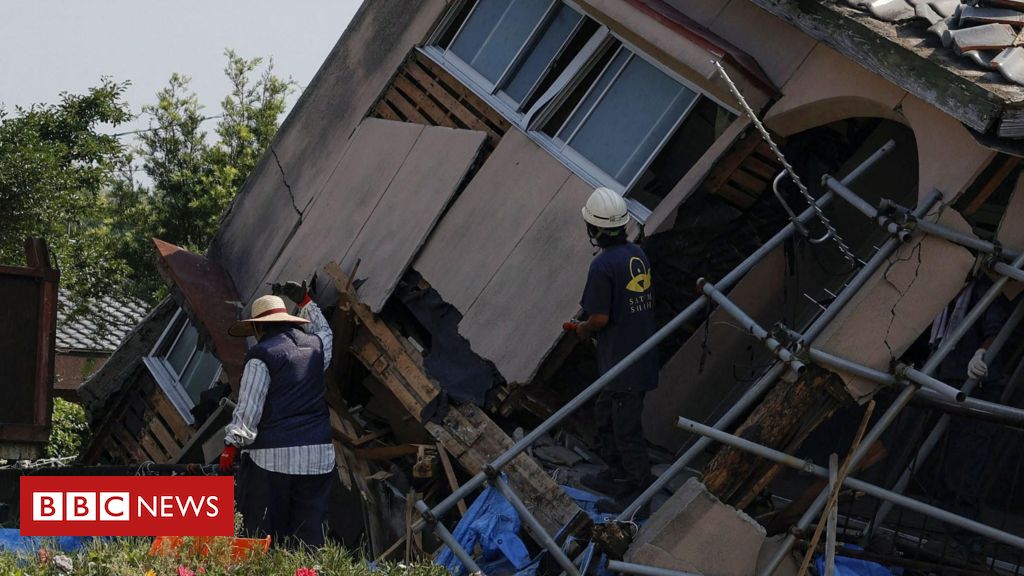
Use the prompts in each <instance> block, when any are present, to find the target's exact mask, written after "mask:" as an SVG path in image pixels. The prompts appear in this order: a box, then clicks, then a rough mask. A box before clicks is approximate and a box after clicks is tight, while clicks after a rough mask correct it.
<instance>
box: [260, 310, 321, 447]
mask: <svg viewBox="0 0 1024 576" xmlns="http://www.w3.org/2000/svg"><path fill="white" fill-rule="evenodd" d="M250 358H257V359H259V360H261V361H263V363H264V364H266V365H267V368H268V369H269V370H270V387H269V389H268V390H267V398H266V400H265V401H264V403H263V415H262V416H261V417H260V421H259V424H258V425H257V426H256V441H255V442H253V443H252V444H250V445H249V446H248V447H249V448H254V449H258V448H283V447H288V446H308V445H312V444H330V443H331V420H330V415H329V414H328V411H327V400H326V399H325V397H324V393H325V389H324V352H323V342H321V341H320V338H318V337H317V336H315V335H312V334H307V333H306V332H303V331H302V330H299V329H297V328H289V329H286V330H283V331H281V332H278V333H276V334H273V335H271V336H267V337H265V338H264V339H263V340H261V341H260V342H259V343H258V344H256V346H253V347H252V348H250V349H249V353H248V355H247V357H246V361H248V360H249V359H250Z"/></svg>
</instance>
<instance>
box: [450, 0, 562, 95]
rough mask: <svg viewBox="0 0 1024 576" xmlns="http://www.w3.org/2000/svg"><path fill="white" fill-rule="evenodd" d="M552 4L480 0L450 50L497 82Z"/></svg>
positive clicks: (544, 0) (547, 0) (546, 1)
mask: <svg viewBox="0 0 1024 576" xmlns="http://www.w3.org/2000/svg"><path fill="white" fill-rule="evenodd" d="M550 6H551V0H513V1H512V2H509V1H508V0H479V2H478V3H477V7H476V9H475V10H473V13H472V14H471V15H470V16H469V18H468V19H467V20H466V23H465V24H464V25H463V28H462V30H461V31H460V32H459V35H458V36H457V37H456V38H455V41H454V42H452V45H451V48H450V50H451V51H452V52H454V53H455V55H456V56H458V57H459V58H461V59H462V60H463V61H464V62H466V63H467V64H469V65H470V67H472V68H473V70H476V71H477V72H478V73H479V74H480V75H481V76H483V77H484V78H486V79H487V80H489V81H491V82H496V81H497V80H498V78H499V77H500V76H501V73H502V72H504V71H505V68H507V67H508V65H509V64H510V63H511V62H512V59H513V58H514V57H515V55H516V54H517V53H518V52H519V49H520V48H521V47H522V46H523V44H525V43H526V40H527V39H528V38H529V37H530V33H531V32H533V29H534V27H536V26H537V23H538V22H540V21H541V19H542V18H543V17H544V13H545V12H547V9H548V8H549V7H550Z"/></svg>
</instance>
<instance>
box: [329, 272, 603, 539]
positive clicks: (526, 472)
mask: <svg viewBox="0 0 1024 576" xmlns="http://www.w3.org/2000/svg"><path fill="white" fill-rule="evenodd" d="M324 271H325V272H326V273H327V275H328V276H329V277H331V278H332V279H333V280H334V283H335V286H336V288H337V289H338V292H339V299H340V304H343V305H346V306H351V309H352V310H353V311H354V312H355V314H356V316H357V318H358V321H359V324H360V326H359V330H358V331H357V333H356V336H355V339H354V340H353V343H352V352H353V353H354V354H355V355H356V357H357V358H358V359H359V360H360V362H362V363H363V365H364V366H366V368H367V369H368V370H369V371H370V372H371V373H372V374H373V376H374V378H375V379H376V380H378V381H379V382H380V383H381V384H383V386H384V387H385V388H387V390H388V391H389V392H391V393H392V394H394V396H395V397H396V398H397V399H398V401H399V402H400V403H401V404H402V406H403V407H404V408H405V409H406V411H408V412H409V413H410V414H411V415H413V416H415V417H416V418H417V419H419V420H420V421H421V422H423V424H424V426H425V427H426V429H427V431H428V432H430V434H431V435H432V436H434V438H436V439H437V440H438V441H439V442H440V443H441V444H442V445H443V446H444V448H445V449H446V450H447V451H448V452H449V453H451V454H452V455H453V456H455V458H456V459H458V461H459V463H460V464H461V465H462V466H463V467H464V468H465V469H466V470H468V471H469V472H470V473H472V474H476V473H478V472H480V471H481V470H482V469H483V467H484V466H485V465H486V464H487V463H489V462H490V461H491V460H493V459H494V458H496V457H497V456H498V455H499V454H501V453H502V452H504V451H505V450H507V449H508V448H511V447H512V444H513V442H512V439H511V438H509V437H508V435H507V434H505V431H504V430H502V429H501V428H500V427H499V426H498V425H497V424H495V423H494V421H493V420H491V419H490V417H488V416H487V414H485V413H484V412H483V410H481V409H480V408H478V407H477V406H474V405H472V404H466V405H463V406H458V407H456V406H451V407H449V409H448V413H447V415H446V416H445V418H444V420H443V421H442V423H441V424H438V423H436V422H431V421H424V419H423V417H424V414H425V413H426V412H428V408H430V409H431V410H433V408H434V403H435V402H436V401H437V400H438V398H439V396H440V392H441V391H440V387H439V386H438V385H437V384H435V383H434V382H433V381H431V380H430V378H429V377H427V375H426V372H425V371H424V370H423V367H422V365H421V364H420V363H419V362H418V361H417V358H415V357H414V356H413V355H411V354H410V352H409V351H408V350H407V349H406V348H405V346H404V345H403V344H402V343H401V342H400V341H399V338H398V336H396V335H395V333H394V332H393V331H392V329H391V328H390V327H389V326H388V325H387V324H386V323H384V322H383V321H382V320H380V319H379V318H377V316H376V315H374V314H373V312H372V311H371V310H370V309H369V307H367V306H366V305H364V304H362V303H360V302H359V299H358V296H357V295H356V294H355V293H354V292H352V291H350V290H347V289H346V288H347V287H348V286H349V281H348V276H346V275H345V273H344V272H343V271H342V270H341V267H340V266H339V265H338V264H337V263H335V262H331V263H330V264H328V265H327V266H326V267H325V268H324ZM504 472H506V473H507V474H508V477H509V484H510V485H511V486H512V488H513V489H514V490H515V491H516V493H517V494H519V496H520V498H522V500H523V502H525V503H526V505H527V507H528V508H529V509H530V510H531V511H533V512H534V514H535V515H536V516H537V520H538V521H539V522H540V523H541V525H542V526H543V527H544V529H545V530H546V531H548V532H549V533H552V534H554V533H557V532H559V531H560V530H561V529H562V527H564V526H565V525H566V524H568V523H569V522H570V521H571V520H573V519H574V518H576V517H577V515H581V514H582V515H585V514H586V513H585V512H583V510H581V509H580V507H579V506H577V505H576V503H575V502H574V501H573V500H572V499H571V498H569V496H568V495H566V494H565V492H563V491H562V489H561V488H559V486H558V484H556V483H555V482H554V480H552V479H551V477H550V476H548V474H547V473H546V472H545V471H544V469H543V468H541V467H540V465H538V464H537V463H536V462H535V461H534V460H533V459H532V458H530V457H529V456H527V455H526V454H520V455H519V456H517V457H516V458H514V459H513V460H512V462H510V463H509V464H508V465H507V466H506V467H505V469H504Z"/></svg>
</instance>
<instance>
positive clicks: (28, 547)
mask: <svg viewBox="0 0 1024 576" xmlns="http://www.w3.org/2000/svg"><path fill="white" fill-rule="evenodd" d="M92 540H93V537H92V536H60V537H57V538H40V537H38V536H22V535H21V531H20V530H18V529H17V528H0V550H3V551H5V552H15V553H35V551H36V550H38V549H39V548H40V547H44V546H45V547H46V548H49V549H50V550H54V549H56V550H58V551H61V552H74V551H76V550H78V549H79V548H81V547H82V546H85V545H86V544H89V543H90V542H92Z"/></svg>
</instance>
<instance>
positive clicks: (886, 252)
mask: <svg viewBox="0 0 1024 576" xmlns="http://www.w3.org/2000/svg"><path fill="white" fill-rule="evenodd" d="M866 164H867V162H865V164H862V166H864V165H866ZM861 173H863V170H860V168H858V169H857V170H855V171H854V172H851V173H850V175H849V176H847V177H846V178H845V179H844V180H843V181H844V182H848V181H850V179H851V177H853V176H855V175H860V174H861ZM940 198H942V195H941V194H940V193H939V192H938V191H933V192H932V194H931V196H929V197H928V198H926V199H925V200H924V202H922V204H921V206H919V207H918V208H917V209H915V210H914V214H915V215H919V216H922V217H923V216H924V215H925V214H927V213H928V211H929V210H931V209H932V207H933V206H935V203H936V202H938V201H939V199H940ZM806 213H807V212H806V211H805V212H804V213H803V214H806ZM801 216H802V215H801ZM899 246H900V241H899V240H898V239H896V238H890V239H888V240H886V241H885V243H883V244H882V246H881V247H880V248H879V249H878V250H877V251H876V252H875V255H874V256H872V257H871V258H870V259H869V260H868V262H867V264H865V265H864V267H863V268H861V269H860V271H859V272H857V274H856V275H854V277H853V278H852V279H851V280H850V282H849V283H848V284H847V285H846V287H844V288H843V289H842V290H841V291H840V292H839V294H838V295H837V296H836V299H835V300H833V301H832V303H831V304H829V305H828V307H827V308H826V309H825V311H824V312H822V314H821V316H818V318H817V319H815V320H814V322H812V323H811V325H810V327H808V329H807V330H806V331H805V332H804V340H805V341H807V342H811V341H813V340H814V339H815V338H817V337H818V336H819V335H820V334H821V332H822V331H823V330H824V329H825V328H826V327H827V326H828V325H829V324H830V323H831V322H832V320H834V319H835V317H836V316H838V315H839V313H840V312H841V311H842V310H843V308H845V307H846V305H847V304H848V303H849V302H850V300H852V299H853V297H854V295H856V293H857V291H858V290H860V289H861V288H862V287H863V286H864V284H866V283H867V281H868V280H869V279H871V277H872V276H873V275H874V274H875V272H876V271H877V270H878V269H879V268H880V267H881V266H882V264H884V263H885V262H887V261H888V260H889V257H890V256H892V255H893V253H895V252H896V249H897V248H899ZM719 284H721V282H720V283H719ZM701 300H702V301H703V300H704V299H703V298H701ZM784 370H785V364H782V363H776V364H775V365H773V366H772V367H771V368H770V369H769V370H768V371H767V372H766V373H765V374H764V375H763V376H761V378H759V379H758V381H757V382H756V383H754V385H753V386H751V387H750V388H748V389H747V391H746V392H744V393H743V395H742V396H740V398H739V399H737V400H736V402H735V403H733V405H732V406H731V407H730V408H729V409H728V410H727V411H726V412H725V414H723V415H722V416H720V417H719V418H718V420H717V421H716V422H715V428H718V429H720V430H721V429H724V428H726V427H728V426H732V425H733V423H734V422H735V421H736V419H737V418H739V417H740V416H742V415H743V414H746V413H747V411H748V410H749V409H750V408H751V407H753V405H754V403H755V402H757V401H758V400H759V399H760V398H761V396H762V395H764V393H765V392H767V391H768V388H769V387H771V385H772V384H774V383H775V380H776V379H777V378H778V377H779V376H781V375H782V373H783V371H784ZM709 443H710V440H708V439H707V438H704V437H701V438H698V439H697V441H696V442H694V443H693V445H692V446H690V447H689V448H688V449H687V450H686V452H684V453H683V454H682V455H681V456H680V457H679V458H676V461H675V462H673V463H672V464H671V465H670V466H669V467H668V469H666V470H665V471H664V472H663V473H662V474H661V475H660V476H658V478H657V479H656V480H655V481H654V483H652V484H651V485H650V486H648V487H647V489H646V490H644V491H643V492H642V493H641V494H640V496H638V497H637V498H636V500H634V501H633V503H632V504H630V505H629V506H627V507H626V509H625V510H623V511H622V513H620V514H619V516H618V519H619V520H629V519H631V518H632V517H633V515H634V514H636V512H637V510H639V509H640V508H642V507H643V506H644V505H646V504H647V503H648V502H649V501H650V500H651V498H653V497H654V495H655V494H657V493H658V492H659V491H661V489H662V488H664V487H665V485H666V484H668V483H669V481H670V480H672V478H674V477H675V476H676V475H677V474H679V473H680V472H682V471H683V469H684V468H686V466H687V465H689V464H690V462H691V461H693V459H694V458H696V457H697V455H698V454H700V453H701V451H703V450H704V447H705V446H707V445H708V444H709Z"/></svg>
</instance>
